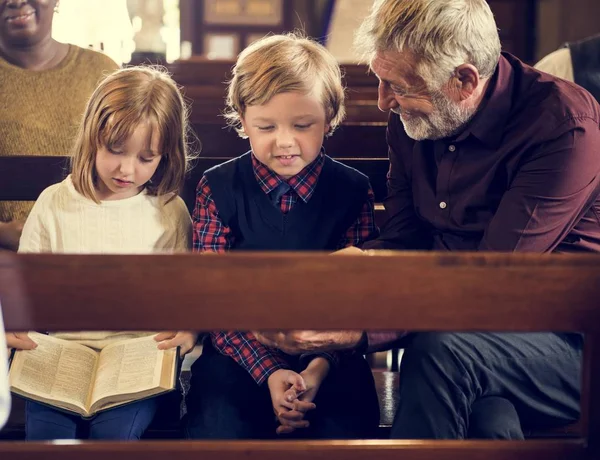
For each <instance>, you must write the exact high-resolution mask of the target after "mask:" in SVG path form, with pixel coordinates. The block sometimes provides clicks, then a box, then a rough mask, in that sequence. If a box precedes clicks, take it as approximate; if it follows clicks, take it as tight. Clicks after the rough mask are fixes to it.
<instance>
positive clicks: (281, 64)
mask: <svg viewBox="0 0 600 460" xmlns="http://www.w3.org/2000/svg"><path fill="white" fill-rule="evenodd" d="M232 73H233V78H232V79H231V81H230V82H229V88H228V92H227V101H226V105H227V107H226V109H225V114H224V116H225V118H226V119H227V121H228V123H229V125H230V126H232V127H234V128H235V129H236V131H237V132H238V134H239V135H240V136H241V137H247V136H246V135H245V133H244V131H243V129H242V127H241V118H242V117H243V116H244V112H245V110H246V107H248V106H250V105H262V104H266V103H267V102H268V101H269V100H270V99H271V98H272V97H273V96H275V95H277V94H280V93H285V92H289V91H298V92H300V93H303V94H310V93H312V92H314V91H319V93H318V94H317V95H319V96H320V97H321V100H322V102H323V107H324V109H325V116H326V120H327V122H328V123H329V125H330V127H331V129H330V130H329V133H328V134H331V133H332V132H333V130H334V129H335V128H336V127H337V126H338V125H339V124H340V123H341V122H342V120H343V119H344V115H345V113H346V111H345V108H344V97H345V94H344V86H343V85H342V74H341V71H340V66H339V65H338V63H337V60H336V59H335V57H333V55H332V54H331V53H330V52H329V51H327V50H326V49H325V48H324V47H323V46H322V45H320V44H318V43H317V42H315V41H313V40H310V39H308V38H306V37H303V36H302V35H300V34H298V33H290V34H285V35H271V36H267V37H264V38H262V39H260V40H258V41H256V42H254V43H252V44H251V45H250V46H248V47H247V48H246V49H244V50H243V51H242V52H241V53H240V55H239V56H238V59H237V62H236V64H235V66H234V67H233V72H232Z"/></svg>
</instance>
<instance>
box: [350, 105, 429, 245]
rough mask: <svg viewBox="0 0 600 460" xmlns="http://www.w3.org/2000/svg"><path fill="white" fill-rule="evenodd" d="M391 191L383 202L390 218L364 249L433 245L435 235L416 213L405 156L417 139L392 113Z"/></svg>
mask: <svg viewBox="0 0 600 460" xmlns="http://www.w3.org/2000/svg"><path fill="white" fill-rule="evenodd" d="M386 136H387V143H388V146H389V149H388V157H389V159H390V169H389V172H388V183H387V186H388V195H387V197H386V198H385V200H384V202H383V205H384V207H385V211H386V214H387V221H386V222H385V224H384V225H383V227H382V228H381V232H380V235H379V237H378V238H377V239H375V240H372V241H367V242H366V243H365V244H363V246H362V248H363V249H429V248H430V246H431V238H430V235H429V233H428V232H427V231H426V230H425V229H424V228H423V225H422V223H421V221H420V220H419V218H418V217H417V215H416V213H415V206H414V202H413V196H412V183H411V182H412V181H411V179H410V175H409V172H408V171H407V168H408V167H410V166H409V165H405V163H404V160H403V158H402V156H403V155H402V153H404V155H405V156H406V155H407V152H410V153H412V151H413V148H414V141H413V140H411V139H410V138H409V137H408V136H407V135H406V134H405V133H404V128H403V126H402V123H401V122H400V117H399V116H398V115H396V114H394V113H390V117H389V119H388V128H387V134H386Z"/></svg>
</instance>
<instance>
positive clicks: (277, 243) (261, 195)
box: [205, 152, 369, 251]
mask: <svg viewBox="0 0 600 460" xmlns="http://www.w3.org/2000/svg"><path fill="white" fill-rule="evenodd" d="M251 155H252V153H251V152H248V153H246V154H244V155H242V156H241V157H238V158H234V159H233V160H230V161H228V162H226V163H223V164H221V165H218V166H215V167H214V168H211V169H209V170H208V171H206V172H205V175H206V178H207V180H208V185H209V186H210V189H211V192H212V197H213V200H214V201H215V205H216V207H217V210H218V212H219V216H220V218H221V220H222V221H223V223H224V224H225V225H227V226H228V227H229V228H230V229H231V231H232V234H233V237H234V243H233V247H232V248H231V249H232V250H254V251H266V250H275V251H295V250H314V251H319V250H328V251H332V250H335V249H337V247H338V244H339V242H340V240H341V238H342V237H343V236H344V234H345V233H346V231H347V230H348V229H349V228H350V226H351V225H352V224H353V223H354V222H355V221H356V220H357V219H358V216H359V214H360V211H361V209H362V207H363V205H364V204H365V202H366V201H367V196H368V190H369V180H368V178H367V177H366V176H365V175H364V174H362V173H360V172H358V171H357V170H355V169H354V168H350V167H349V166H346V165H343V164H342V163H339V162H337V161H335V160H332V159H331V158H329V157H328V156H325V163H324V164H323V169H322V171H321V174H320V176H319V179H318V181H317V185H316V188H315V190H314V192H313V194H312V196H311V197H310V199H309V200H308V202H307V203H305V202H304V201H303V200H302V199H301V198H300V197H298V199H297V201H296V203H295V204H294V206H293V207H292V209H291V210H290V211H289V212H288V213H287V214H283V213H282V212H281V210H280V208H279V206H278V205H275V204H274V203H273V202H272V201H271V199H270V198H269V196H268V195H267V194H266V193H265V192H264V191H263V190H262V188H261V187H260V185H259V183H258V181H257V180H256V177H255V175H254V171H253V168H252V157H251Z"/></svg>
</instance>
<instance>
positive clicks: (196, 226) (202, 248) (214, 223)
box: [192, 176, 233, 253]
mask: <svg viewBox="0 0 600 460" xmlns="http://www.w3.org/2000/svg"><path fill="white" fill-rule="evenodd" d="M192 225H193V241H192V251H194V252H217V253H223V252H226V251H228V250H229V249H230V248H231V244H232V242H233V235H232V234H231V229H230V228H229V227H227V226H226V225H225V224H224V223H223V221H222V220H221V218H220V217H219V211H217V206H216V205H215V201H214V200H213V198H212V192H211V190H210V186H209V185H208V179H207V178H206V176H202V179H200V182H199V183H198V187H197V188H196V204H195V206H194V212H193V214H192Z"/></svg>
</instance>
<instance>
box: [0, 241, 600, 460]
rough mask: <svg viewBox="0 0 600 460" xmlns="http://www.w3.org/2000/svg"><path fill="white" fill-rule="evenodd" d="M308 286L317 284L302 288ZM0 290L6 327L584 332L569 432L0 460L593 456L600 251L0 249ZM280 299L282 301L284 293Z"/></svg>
mask: <svg viewBox="0 0 600 460" xmlns="http://www.w3.org/2000/svg"><path fill="white" fill-rule="evenodd" d="M124 280H126V282H124ZM167 280H168V281H167ZM323 280H327V282H323ZM306 285H311V286H313V289H311V290H307V289H306ZM432 285H433V286H435V289H432ZM232 287H233V288H232ZM199 289H202V296H201V304H200V303H199V302H200V300H199V299H200V297H199V296H198V290H199ZM0 295H1V301H2V307H3V310H4V316H5V324H6V327H7V329H9V330H32V329H43V330H59V329H60V330H65V329H67V330H69V329H72V330H106V329H111V328H115V327H118V328H125V329H132V328H135V329H138V330H139V329H147V330H156V329H164V328H167V329H182V328H186V329H189V328H195V329H198V330H214V329H217V330H219V329H242V330H245V329H325V330H327V329H365V328H366V329H371V330H377V329H409V330H438V331H505V330H512V331H522V332H525V331H548V330H560V331H578V332H582V333H584V334H585V339H586V340H585V350H584V373H583V395H582V416H581V426H582V431H581V436H580V437H578V438H575V439H561V440H535V441H525V442H503V441H388V440H367V441H310V442H307V441H289V442H261V441H236V442H231V441H227V442H218V441H181V442H174V441H160V442H146V441H142V442H137V443H112V442H106V443H93V442H83V443H64V442H61V443H56V444H52V443H49V444H45V443H30V444H25V443H20V442H15V443H0V456H2V458H10V459H11V460H21V459H30V458H34V456H35V458H37V459H39V460H58V459H61V460H63V459H66V460H70V459H80V458H89V459H92V460H95V459H98V460H99V459H105V458H107V457H110V458H114V459H115V460H118V459H128V460H136V459H144V460H146V459H154V458H156V459H158V458H173V459H184V458H185V459H186V460H187V459H189V458H192V456H194V457H196V456H197V457H198V458H202V459H205V460H211V459H215V460H216V459H219V460H222V459H233V458H239V457H240V456H243V457H244V458H246V459H250V460H251V459H257V460H258V459H261V460H264V459H267V460H269V459H273V460H275V459H277V460H280V459H281V458H291V459H298V460H300V459H314V458H319V459H325V458H327V459H336V460H337V459H356V460H358V459H363V458H365V457H367V458H371V457H375V456H376V457H377V458H381V459H397V458H402V459H406V460H423V459H434V460H436V459H437V460H446V459H448V460H449V459H456V458H464V459H467V460H483V459H489V460H501V459H511V460H512V459H515V460H516V459H519V460H520V459H524V458H527V459H534V460H542V459H544V460H553V459H573V460H592V459H597V458H600V396H599V393H598V391H597V389H598V387H599V385H600V360H598V356H600V336H599V335H598V334H600V309H599V308H598V300H597V299H598V298H599V297H600V258H598V257H597V256H596V255H537V254H483V253H472V254H469V253H460V254H447V253H446V254H436V253H428V254H418V253H410V254H399V253H396V254H391V253H382V254H381V255H378V256H372V257H361V256H346V257H330V256H326V255H319V254H285V253H281V254H228V255H224V256H219V257H210V256H197V255H194V254H186V255H172V256H168V255H147V256H96V255H93V256H73V255H40V254H34V255H32V254H26V255H23V254H10V253H4V254H0ZM281 298H285V299H286V302H285V303H284V304H282V303H281V301H280V300H281ZM82 305H85V308H82ZM165 305H169V308H165ZM174 306H176V308H175V307H174ZM342 309H343V311H342ZM324 311H326V312H327V314H324Z"/></svg>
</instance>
